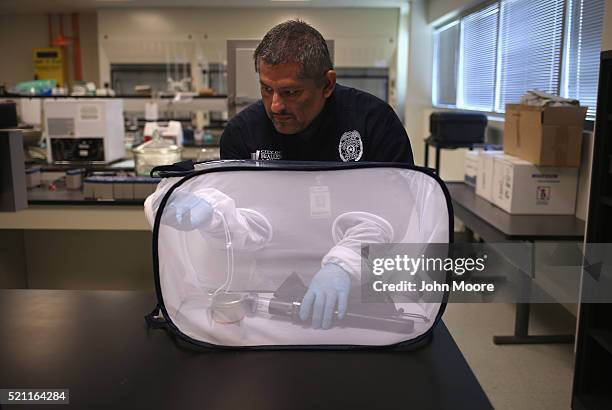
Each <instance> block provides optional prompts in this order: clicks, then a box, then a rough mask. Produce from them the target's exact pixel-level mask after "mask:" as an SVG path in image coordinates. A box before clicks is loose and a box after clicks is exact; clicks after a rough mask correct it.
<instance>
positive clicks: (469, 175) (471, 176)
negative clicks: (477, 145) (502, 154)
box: [463, 150, 480, 187]
mask: <svg viewBox="0 0 612 410" xmlns="http://www.w3.org/2000/svg"><path fill="white" fill-rule="evenodd" d="M479 153H480V151H477V150H472V151H466V152H465V162H464V166H463V170H464V173H463V180H464V181H465V183H466V184H468V185H470V186H473V187H476V176H477V175H478V154H479Z"/></svg>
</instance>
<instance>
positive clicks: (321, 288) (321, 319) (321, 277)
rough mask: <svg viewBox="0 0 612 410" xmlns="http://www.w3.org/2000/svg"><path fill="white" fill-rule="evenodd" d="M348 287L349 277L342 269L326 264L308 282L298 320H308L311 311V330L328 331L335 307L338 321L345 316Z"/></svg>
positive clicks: (349, 284) (332, 264) (349, 283)
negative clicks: (321, 329)
mask: <svg viewBox="0 0 612 410" xmlns="http://www.w3.org/2000/svg"><path fill="white" fill-rule="evenodd" d="M350 287H351V277H350V275H349V274H348V273H347V272H346V271H345V270H344V269H342V268H341V267H340V266H338V265H336V264H334V263H328V264H326V265H325V266H323V267H322V268H321V269H320V270H319V271H318V272H317V274H316V275H315V276H314V277H313V278H312V281H311V282H310V287H309V288H308V291H307V292H306V295H304V298H303V299H302V305H301V306H300V319H301V320H306V319H308V317H309V316H310V311H311V310H312V327H313V329H318V328H320V327H322V328H323V329H329V328H330V327H331V323H332V319H333V317H334V311H335V310H336V305H338V319H342V318H343V317H344V315H345V314H346V305H347V303H348V296H349V291H350Z"/></svg>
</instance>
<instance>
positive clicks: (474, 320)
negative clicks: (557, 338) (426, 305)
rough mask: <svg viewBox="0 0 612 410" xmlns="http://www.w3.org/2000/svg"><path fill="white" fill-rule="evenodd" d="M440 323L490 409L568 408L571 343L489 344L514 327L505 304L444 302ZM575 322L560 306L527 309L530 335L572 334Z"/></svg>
mask: <svg viewBox="0 0 612 410" xmlns="http://www.w3.org/2000/svg"><path fill="white" fill-rule="evenodd" d="M443 319H444V322H445V323H446V326H447V327H448V329H449V330H450V332H451V334H452V335H453V338H454V339H455V341H456V342H457V344H458V345H459V348H460V349H461V351H462V352H463V355H464V356H465V358H466V360H467V361H468V363H469V365H470V367H471V368H472V370H473V371H474V374H475V375H476V377H477V378H478V380H479V382H480V384H481V385H482V387H483V389H484V391H485V392H486V394H487V396H488V397H489V400H490V401H491V403H492V404H493V406H494V407H495V409H498V410H510V409H512V410H515V409H520V410H531V409H534V410H536V409H537V410H548V409H550V410H564V409H569V408H570V397H571V389H572V377H573V361H574V353H573V345H572V344H559V345H554V344H547V345H505V346H497V345H494V344H493V341H492V337H493V335H506V334H511V332H512V330H513V328H514V305H510V304H501V303H500V304H449V305H448V306H447V310H446V312H445V314H444V317H443ZM574 320H575V319H574V317H573V316H572V315H570V314H569V313H568V312H567V311H566V310H565V309H564V308H563V307H561V306H560V305H532V313H531V322H530V334H553V333H564V334H567V333H573V331H574Z"/></svg>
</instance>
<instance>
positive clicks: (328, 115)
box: [221, 21, 414, 164]
mask: <svg viewBox="0 0 612 410" xmlns="http://www.w3.org/2000/svg"><path fill="white" fill-rule="evenodd" d="M253 58H254V60H255V70H256V71H257V72H258V73H259V81H260V85H261V98H262V99H261V100H260V101H258V102H256V103H254V104H252V105H250V106H249V107H247V108H245V109H244V110H242V111H241V112H240V113H238V114H237V115H236V116H234V117H233V118H232V119H231V120H230V122H229V123H228V125H227V128H226V129H225V131H224V132H223V135H222V136H221V158H222V159H262V160H265V159H283V160H296V161H299V160H301V161H344V162H348V161H383V162H390V161H393V162H404V163H409V164H413V163H414V160H413V157H412V149H411V148H410V140H409V139H408V135H407V134H406V130H405V129H404V126H403V125H402V123H401V121H400V120H399V118H398V117H397V115H396V114H395V112H394V111H393V109H392V108H391V107H390V106H389V105H388V104H387V103H385V102H384V101H382V100H380V99H378V98H376V97H374V96H373V95H371V94H368V93H366V92H363V91H359V90H356V89H354V88H349V87H344V86H342V85H338V84H336V72H335V71H334V69H333V65H332V63H331V58H330V56H329V51H328V49H327V44H326V43H325V40H324V39H323V37H322V36H321V34H320V33H319V32H318V31H317V30H315V29H314V28H313V27H311V26H309V25H308V24H306V23H304V22H301V21H287V22H285V23H282V24H279V25H277V26H276V27H274V28H272V29H271V30H270V31H269V32H268V33H267V34H266V35H265V36H264V38H263V40H262V42H261V43H260V44H259V46H258V47H257V49H256V50H255V53H254V56H253Z"/></svg>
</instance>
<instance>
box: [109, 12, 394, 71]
mask: <svg viewBox="0 0 612 410" xmlns="http://www.w3.org/2000/svg"><path fill="white" fill-rule="evenodd" d="M291 18H300V19H302V20H305V21H306V22H308V23H310V24H312V25H313V26H314V27H316V28H317V29H318V30H319V31H320V32H321V33H322V34H323V36H324V37H326V38H329V39H333V40H334V41H335V50H336V52H335V64H336V65H337V66H345V67H346V66H353V67H357V66H375V65H386V66H389V65H391V64H392V62H393V53H394V49H395V46H396V44H397V33H398V9H356V8H354V9H334V8H325V9H314V8H306V9H299V8H287V9H284V8H257V9H256V8H253V9H238V8H231V9H229V8H228V9H223V8H208V9H146V10H132V9H130V10H126V9H123V10H101V11H99V12H98V38H99V58H100V76H101V78H102V80H103V81H109V79H110V63H135V62H149V63H166V62H190V63H192V65H194V63H198V62H199V63H202V62H206V61H208V62H223V61H225V59H226V44H225V42H226V40H228V39H257V38H262V37H263V35H264V34H265V33H266V32H267V31H268V30H269V29H270V28H271V27H273V26H274V25H276V24H278V23H280V22H282V21H285V20H288V19H291Z"/></svg>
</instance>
